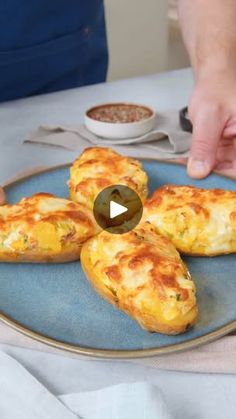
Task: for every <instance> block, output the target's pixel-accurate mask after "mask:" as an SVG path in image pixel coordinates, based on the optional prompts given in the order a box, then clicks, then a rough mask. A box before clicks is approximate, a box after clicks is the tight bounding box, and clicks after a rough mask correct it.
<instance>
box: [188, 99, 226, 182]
mask: <svg viewBox="0 0 236 419" xmlns="http://www.w3.org/2000/svg"><path fill="white" fill-rule="evenodd" d="M192 123H193V136H192V146H191V150H190V158H189V160H188V165H187V170H188V174H189V175H190V176H191V177H193V178H196V179H200V178H203V177H205V176H207V175H208V174H209V173H210V172H211V170H212V169H213V167H214V164H215V160H216V152H217V147H218V143H219V141H220V138H221V135H222V132H223V129H224V123H225V122H224V120H223V116H222V114H221V113H220V112H219V110H218V109H216V108H215V109H214V106H213V107H207V106H205V107H202V108H201V110H200V111H198V112H197V113H196V114H195V115H194V117H193V118H192Z"/></svg>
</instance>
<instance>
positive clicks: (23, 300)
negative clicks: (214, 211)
mask: <svg viewBox="0 0 236 419" xmlns="http://www.w3.org/2000/svg"><path fill="white" fill-rule="evenodd" d="M143 164H144V168H145V169H146V171H147V173H148V175H149V188H150V192H152V191H154V189H156V188H157V187H158V186H160V185H162V184H164V183H176V184H179V185H181V184H192V185H196V186H201V187H206V188H214V187H217V188H225V189H231V190H232V189H235V181H233V180H230V179H228V178H225V177H221V176H217V175H211V176H210V177H209V178H208V179H205V180H202V181H193V180H191V179H190V178H189V177H187V175H186V171H185V168H184V167H182V166H180V165H176V164H171V163H164V162H157V161H144V162H143ZM68 175H69V173H68V167H61V168H57V169H54V170H52V171H48V172H45V173H41V174H39V175H35V176H32V177H30V178H27V179H24V180H22V181H20V182H17V183H15V184H12V185H10V186H8V188H7V197H8V200H9V202H12V203H13V202H16V201H18V200H19V199H20V198H22V197H23V196H29V195H31V194H33V193H36V192H40V191H45V192H51V193H54V194H56V195H59V196H62V197H66V196H67V193H68V191H67V186H66V181H67V179H68ZM185 261H186V263H187V265H188V267H189V270H190V272H191V274H192V276H193V278H194V280H195V282H196V286H197V292H198V304H199V313H200V315H199V319H198V322H197V324H196V325H195V326H194V327H193V328H192V329H191V330H190V331H189V332H187V333H185V334H182V335H179V336H165V335H161V334H158V333H153V334H151V333H148V332H146V331H144V330H142V329H141V328H140V327H139V326H138V324H137V323H136V322H135V321H133V320H132V319H131V318H130V317H128V316H127V315H126V314H124V313H122V312H120V311H119V310H118V309H116V308H114V307H113V306H111V305H110V304H109V303H107V302H106V301H104V300H103V299H102V298H101V297H100V296H99V295H98V294H97V293H96V292H95V291H94V289H93V288H92V287H91V285H90V284H89V282H88V281H87V280H86V278H85V276H84V274H83V272H82V270H81V266H80V263H79V262H74V263H67V264H62V265H57V264H53V265H34V264H4V263H3V264H1V265H0V310H1V315H0V318H1V319H2V320H3V321H5V322H7V323H8V324H10V325H11V326H13V327H15V328H16V329H18V330H20V331H21V332H23V333H25V334H27V335H29V336H31V337H34V338H36V339H38V340H40V341H43V342H45V343H48V344H50V345H53V346H56V347H59V348H62V349H67V350H70V351H74V352H77V353H83V354H87V355H94V356H100V357H104V356H105V357H117V358H118V357H120V358H121V357H137V356H148V355H154V354H163V353H169V352H173V351H178V350H182V349H189V348H192V347H194V346H196V345H199V344H201V343H206V342H209V341H211V340H213V339H215V338H218V337H220V336H223V335H224V334H226V333H228V332H230V331H232V330H233V329H236V304H235V301H236V255H229V256H221V257H215V258H203V257H198V258H196V257H195V258H191V257H186V258H185Z"/></svg>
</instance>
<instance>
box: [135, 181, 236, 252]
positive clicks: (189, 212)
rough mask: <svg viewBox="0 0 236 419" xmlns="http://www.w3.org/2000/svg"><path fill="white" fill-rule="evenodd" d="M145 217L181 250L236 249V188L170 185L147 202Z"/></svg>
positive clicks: (160, 189) (226, 250)
mask: <svg viewBox="0 0 236 419" xmlns="http://www.w3.org/2000/svg"><path fill="white" fill-rule="evenodd" d="M143 220H144V221H149V222H150V223H152V224H153V225H154V226H155V227H156V228H157V229H158V231H159V232H160V233H161V234H164V235H166V236H167V237H169V238H170V239H171V240H172V242H173V244H174V245H175V247H176V248H177V249H178V250H179V251H180V252H183V253H186V254H189V255H196V256H197V255H199V256H216V255H221V254H227V253H234V252H236V191H225V190H223V189H200V188H196V187H193V186H175V185H166V186H163V187H161V188H159V189H157V190H156V191H155V192H154V194H153V196H152V197H151V198H150V199H148V200H147V202H146V203H145V205H144V212H143Z"/></svg>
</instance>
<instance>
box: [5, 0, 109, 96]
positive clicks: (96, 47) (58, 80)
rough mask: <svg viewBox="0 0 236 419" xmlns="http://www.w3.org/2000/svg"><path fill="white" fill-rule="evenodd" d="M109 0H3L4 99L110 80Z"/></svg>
mask: <svg viewBox="0 0 236 419" xmlns="http://www.w3.org/2000/svg"><path fill="white" fill-rule="evenodd" d="M107 56H108V54H107V42H106V31H105V20H104V8H103V0H0V101H4V100H10V99H16V98H21V97H25V96H30V95H36V94H40V93H47V92H52V91H56V90H62V89H68V88H71V87H76V86H82V85H86V84H93V83H98V82H101V81H104V80H105V78H106V72H107V61H108V57H107Z"/></svg>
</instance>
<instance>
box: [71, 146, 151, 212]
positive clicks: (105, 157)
mask: <svg viewBox="0 0 236 419" xmlns="http://www.w3.org/2000/svg"><path fill="white" fill-rule="evenodd" d="M68 185H69V189H70V196H71V199H73V200H74V201H76V202H79V203H81V204H83V205H86V206H87V207H89V208H90V209H92V208H93V203H94V200H95V199H96V197H97V195H98V194H99V192H101V191H102V190H103V189H105V188H106V187H108V186H111V185H125V186H128V187H130V188H131V189H133V190H134V191H135V192H137V193H138V195H139V196H140V199H141V200H142V202H144V201H145V199H146V196H147V175H146V173H145V172H144V170H143V169H142V165H141V163H140V162H138V161H137V160H134V159H131V158H128V157H123V156H121V155H120V154H118V153H116V152H115V151H113V150H112V149H110V148H102V147H91V148H87V149H86V150H85V151H84V152H83V153H82V154H81V155H80V156H79V157H78V158H77V159H76V160H75V162H74V163H73V165H72V167H71V169H70V180H69V182H68Z"/></svg>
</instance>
